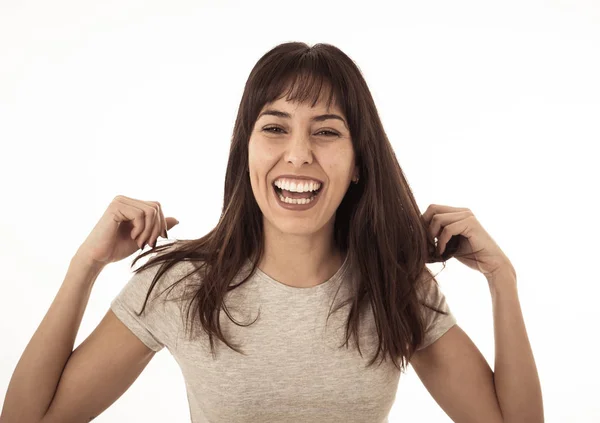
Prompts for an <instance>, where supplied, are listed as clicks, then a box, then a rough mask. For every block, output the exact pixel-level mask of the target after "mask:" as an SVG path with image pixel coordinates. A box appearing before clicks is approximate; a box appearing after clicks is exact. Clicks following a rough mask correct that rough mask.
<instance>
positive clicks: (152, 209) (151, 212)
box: [140, 200, 161, 248]
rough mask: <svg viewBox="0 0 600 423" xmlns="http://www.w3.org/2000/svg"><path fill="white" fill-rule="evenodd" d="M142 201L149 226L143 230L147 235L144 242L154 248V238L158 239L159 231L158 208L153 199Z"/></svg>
mask: <svg viewBox="0 0 600 423" xmlns="http://www.w3.org/2000/svg"><path fill="white" fill-rule="evenodd" d="M140 201H141V200H140ZM142 203H144V206H145V207H146V210H147V212H146V215H147V216H149V217H150V226H148V227H147V228H146V229H145V231H144V234H146V231H147V236H148V238H147V239H146V244H148V245H149V246H150V247H152V248H154V247H156V240H157V239H158V236H159V235H160V231H161V228H160V208H159V207H158V206H157V205H156V203H155V202H153V201H142Z"/></svg>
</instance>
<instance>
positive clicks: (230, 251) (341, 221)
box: [132, 42, 451, 370]
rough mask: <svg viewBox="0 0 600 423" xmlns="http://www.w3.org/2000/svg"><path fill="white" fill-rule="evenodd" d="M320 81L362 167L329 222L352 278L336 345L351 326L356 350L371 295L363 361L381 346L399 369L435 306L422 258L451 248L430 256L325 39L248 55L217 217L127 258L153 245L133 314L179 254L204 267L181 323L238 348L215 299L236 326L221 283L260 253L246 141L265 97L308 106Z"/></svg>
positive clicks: (374, 119)
mask: <svg viewBox="0 0 600 423" xmlns="http://www.w3.org/2000/svg"><path fill="white" fill-rule="evenodd" d="M324 87H326V88H327V90H328V92H329V98H328V105H330V104H331V102H332V101H335V104H336V105H337V106H339V107H340V109H341V111H342V112H343V113H344V115H345V116H346V119H347V122H348V125H349V129H350V134H351V138H352V143H353V147H354V152H355V158H356V164H357V165H358V169H359V175H360V179H359V182H358V184H350V187H349V188H348V191H347V192H346V195H345V197H344V198H343V200H342V202H341V203H340V205H339V207H338V209H337V212H336V218H335V224H334V238H335V243H336V245H337V246H338V247H339V248H340V251H343V252H345V253H346V254H347V266H348V269H349V270H350V273H349V274H351V275H353V276H352V279H353V280H354V281H355V284H356V286H355V290H354V292H355V295H354V296H353V297H351V298H350V299H348V300H347V301H346V302H344V303H342V304H341V305H340V307H338V308H336V309H335V310H337V309H339V308H341V307H342V306H343V305H346V304H349V303H351V308H350V311H349V315H348V320H347V323H346V339H345V342H344V344H343V345H346V346H347V344H348V340H349V338H350V336H351V334H354V336H355V340H356V345H357V347H358V350H359V352H360V345H359V344H358V325H359V316H360V315H361V313H362V309H363V307H365V306H366V305H368V304H370V305H371V307H372V310H373V317H374V321H375V325H376V327H377V334H378V337H379V346H378V348H377V353H376V354H375V355H374V357H373V358H372V359H371V361H370V362H369V364H368V366H371V365H372V364H373V363H374V362H375V361H376V359H377V357H379V356H380V354H381V357H382V359H385V358H386V356H387V355H389V356H390V357H391V359H392V362H393V363H394V365H395V366H396V367H397V368H398V369H400V370H405V369H406V366H407V363H408V361H409V360H410V357H411V356H412V354H413V352H414V351H415V349H416V347H417V346H418V345H420V344H421V343H422V342H423V339H424V332H425V329H424V319H423V310H422V307H423V306H426V307H428V308H430V309H432V310H435V311H436V312H442V311H441V310H437V309H435V308H434V307H431V306H429V305H427V304H424V302H422V301H421V299H420V298H419V297H418V295H417V289H418V288H419V286H420V285H421V284H425V283H428V281H432V283H436V284H437V281H436V280H435V277H434V276H433V274H432V273H431V272H430V271H429V270H428V269H427V267H426V266H425V264H426V263H431V262H435V261H441V262H444V260H445V259H447V258H448V257H449V256H450V255H451V252H450V253H445V255H444V257H439V256H438V255H436V248H435V244H434V241H433V239H431V238H430V236H429V235H428V234H427V228H426V225H425V223H424V222H423V221H422V218H421V213H420V211H419V208H418V206H417V203H416V201H415V199H414V197H413V194H412V193H411V189H410V187H409V185H408V182H407V181H406V178H405V176H404V174H403V172H402V169H401V168H400V165H399V164H398V161H397V159H396V156H395V154H394V151H393V149H392V146H391V144H390V142H389V140H388V138H387V136H386V133H385V131H384V129H383V125H382V123H381V120H380V118H379V115H378V113H377V109H376V107H375V103H374V101H373V98H372V96H371V93H370V91H369V89H368V87H367V83H366V82H365V80H364V78H363V76H362V74H361V72H360V70H359V68H358V67H357V65H356V64H355V63H354V62H353V61H352V60H351V59H350V58H349V57H348V56H347V55H346V54H345V53H343V52H342V51H341V50H340V49H338V48H336V47H334V46H332V45H330V44H316V45H314V46H313V47H310V46H308V45H307V44H305V43H300V42H290V43H284V44H280V45H278V46H276V47H275V48H273V49H272V50H270V51H269V52H267V53H266V54H265V55H264V56H263V57H261V58H260V60H259V61H258V62H257V63H256V65H255V66H254V68H253V69H252V71H251V73H250V76H249V77H248V80H247V82H246V86H245V88H244V93H243V95H242V99H241V102H240V105H239V109H238V113H237V118H236V121H235V126H234V130H233V137H232V140H231V147H230V151H229V161H228V163H227V172H226V175H225V194H224V201H223V210H222V213H221V217H220V220H219V222H218V224H217V225H216V227H215V228H214V229H213V230H211V231H210V232H209V233H208V234H206V235H205V236H203V237H202V238H200V239H197V240H178V241H175V242H174V243H172V244H168V245H161V246H157V247H156V248H155V249H152V250H149V251H147V252H145V253H143V254H141V255H139V256H138V257H137V258H135V260H134V261H133V263H132V267H133V265H134V264H135V263H136V261H137V260H139V259H140V258H142V257H144V256H145V255H148V254H151V253H159V254H157V255H156V256H155V257H152V258H151V259H150V260H149V261H148V262H147V263H145V264H144V265H143V266H142V267H140V268H139V269H137V270H136V271H135V272H140V271H142V270H144V269H146V268H147V267H149V266H153V265H155V264H158V263H163V265H162V266H161V268H160V269H159V271H158V273H157V274H156V275H155V277H154V278H153V281H152V284H151V286H150V288H149V290H148V294H147V296H146V301H145V302H144V306H143V308H142V311H141V312H140V313H139V314H138V315H141V313H142V312H143V311H144V309H145V307H146V303H147V301H148V298H149V296H150V293H151V291H152V290H153V288H154V286H155V284H156V283H157V281H158V279H159V278H160V277H161V275H162V274H164V273H165V272H166V271H167V270H168V269H169V268H170V267H172V266H173V265H174V264H175V263H177V262H179V261H192V262H198V263H200V266H199V267H197V268H196V271H200V270H201V269H203V270H204V271H203V272H202V277H201V279H202V283H200V284H198V285H197V288H195V289H194V292H193V295H192V297H191V300H190V301H189V303H188V311H187V320H186V322H187V323H189V322H191V325H192V329H193V325H194V320H195V317H196V316H198V317H199V320H200V324H201V327H202V328H203V329H204V331H205V332H206V333H208V334H209V340H210V345H211V351H212V352H213V356H214V343H213V336H216V337H217V338H218V339H220V340H221V341H222V342H224V343H225V344H226V345H227V346H228V347H229V348H231V349H233V350H234V351H236V352H238V353H240V354H243V355H244V353H243V351H241V350H240V346H239V345H235V346H234V345H232V344H231V343H230V342H229V341H228V340H227V339H226V338H225V336H224V335H223V333H222V331H221V327H220V324H219V312H220V310H221V308H223V309H224V310H225V312H226V313H227V316H228V317H229V319H230V320H231V321H232V322H234V323H235V324H236V325H238V326H244V325H242V324H240V323H238V322H236V321H235V320H234V319H233V318H232V317H231V315H230V313H229V312H228V310H227V307H226V306H225V307H224V301H223V300H224V298H225V296H226V294H227V293H228V292H229V291H231V290H233V289H235V288H237V287H238V286H240V285H242V284H243V283H245V282H246V281H247V280H248V278H249V277H250V276H251V275H252V274H253V273H254V271H255V269H256V266H257V263H259V261H260V259H261V257H262V254H263V247H264V245H263V243H264V240H263V226H262V225H263V222H262V212H261V210H260V209H259V207H258V204H257V202H256V200H255V198H254V194H253V192H252V188H251V185H250V178H249V174H248V172H247V170H248V141H249V139H250V135H251V132H252V130H253V128H254V124H255V122H256V120H257V117H258V114H259V113H260V111H261V110H262V108H263V106H264V105H265V104H267V103H270V102H273V101H275V100H277V99H279V98H283V96H287V98H286V99H287V100H288V101H297V102H307V101H309V100H312V104H313V106H314V105H315V104H316V103H317V101H318V100H319V99H320V98H321V94H322V91H323V89H324ZM173 247H174V248H173ZM248 260H250V262H251V263H252V265H253V266H252V269H251V271H250V273H249V274H248V275H247V276H246V277H245V278H244V279H242V281H241V282H240V283H238V284H237V285H233V284H231V285H230V283H231V282H232V281H233V279H234V278H235V277H236V275H237V274H238V272H239V271H240V270H241V269H242V267H243V266H244V264H246V263H247V261H248ZM196 271H194V272H192V273H190V274H188V275H186V276H185V277H188V276H191V275H192V274H193V273H196ZM347 274H348V272H347ZM423 276H425V278H424V277H423ZM185 277H184V278H182V279H180V280H179V281H177V282H176V283H175V284H173V285H171V287H174V286H175V285H176V284H178V283H180V282H181V281H182V280H183V279H185ZM335 310H334V311H335ZM190 311H191V312H192V313H193V316H192V317H190ZM444 314H445V313H444ZM252 323H254V322H252ZM252 323H250V324H252ZM246 326H248V325H246ZM343 345H342V346H343ZM361 356H362V353H361ZM397 360H399V361H400V364H398V362H397Z"/></svg>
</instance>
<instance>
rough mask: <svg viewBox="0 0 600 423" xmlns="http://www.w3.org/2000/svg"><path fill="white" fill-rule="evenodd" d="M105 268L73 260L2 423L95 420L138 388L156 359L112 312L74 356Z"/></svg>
mask: <svg viewBox="0 0 600 423" xmlns="http://www.w3.org/2000/svg"><path fill="white" fill-rule="evenodd" d="M101 270H102V269H101V268H99V267H93V266H88V265H86V264H85V263H84V262H81V261H78V260H77V259H76V258H74V259H72V260H71V263H70V266H69V269H68V271H67V275H66V277H65V280H64V282H63V284H62V286H61V287H60V289H59V291H58V294H57V295H56V297H55V299H54V301H53V302H52V304H51V306H50V308H49V310H48V312H47V313H46V316H45V317H44V319H43V320H42V322H41V323H40V326H39V327H38V329H37V330H36V332H35V333H34V335H33V337H32V338H31V341H29V344H28V345H27V347H26V349H25V351H24V352H23V355H22V356H21V359H20V360H19V362H18V364H17V367H16V369H15V371H14V373H13V376H12V378H11V381H10V383H9V386H8V389H7V393H6V398H5V400H4V407H3V409H2V415H1V416H0V423H13V422H22V423H38V422H48V423H49V422H59V421H60V422H65V423H67V422H83V421H90V420H91V419H92V418H94V417H95V416H97V415H98V414H99V413H101V412H102V411H103V410H104V409H106V408H107V407H108V406H109V405H110V404H112V403H113V402H114V401H115V400H116V399H117V398H118V397H119V396H120V395H122V393H123V392H124V391H125V390H126V389H127V388H128V387H129V386H130V385H131V383H133V381H134V380H135V379H136V378H137V376H138V375H139V374H140V373H141V371H142V370H143V369H144V367H145V366H146V364H147V363H148V362H149V361H150V359H151V358H152V357H153V355H154V351H152V350H151V349H149V348H148V347H146V346H145V345H144V344H143V343H142V342H141V341H140V340H139V339H138V338H137V337H136V336H135V335H133V334H132V333H131V332H130V331H129V329H127V327H126V326H125V325H123V324H122V323H121V322H120V321H119V320H118V319H117V318H116V316H114V314H113V313H112V311H110V310H109V312H108V313H107V315H106V316H105V317H104V319H103V320H102V321H101V322H100V324H99V325H98V327H97V328H96V329H95V330H94V332H93V333H92V334H90V336H89V337H88V338H87V339H86V340H85V341H84V342H82V343H81V345H79V346H78V347H77V349H75V351H72V349H73V345H74V342H75V337H76V335H77V331H78V329H79V326H80V324H81V319H82V317H83V313H84V311H85V308H86V305H87V302H88V300H89V296H90V292H91V290H92V287H93V284H94V281H95V280H96V278H97V277H98V275H99V274H100V272H101Z"/></svg>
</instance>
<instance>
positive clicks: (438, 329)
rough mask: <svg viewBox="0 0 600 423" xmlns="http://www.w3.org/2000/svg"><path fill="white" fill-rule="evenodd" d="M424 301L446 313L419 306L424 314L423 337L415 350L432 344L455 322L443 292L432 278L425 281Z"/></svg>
mask: <svg viewBox="0 0 600 423" xmlns="http://www.w3.org/2000/svg"><path fill="white" fill-rule="evenodd" d="M425 303H426V304H428V305H430V306H432V307H434V308H437V309H438V310H442V311H444V312H446V313H447V314H442V313H438V312H436V311H435V310H431V309H430V308H428V307H425V306H421V309H422V310H423V313H424V314H425V337H424V340H423V342H422V343H421V345H419V347H417V351H418V350H421V349H423V348H425V347H428V346H429V345H431V344H433V343H434V342H435V341H437V340H438V339H439V338H441V336H442V335H443V334H445V333H446V332H448V330H449V329H450V328H451V327H452V326H454V325H455V324H456V323H457V322H456V317H455V316H454V314H452V311H451V310H450V306H449V305H448V302H447V301H446V297H445V295H444V293H443V292H442V291H441V289H440V287H439V286H438V284H437V283H436V282H435V281H433V280H432V281H430V282H427V294H426V299H425Z"/></svg>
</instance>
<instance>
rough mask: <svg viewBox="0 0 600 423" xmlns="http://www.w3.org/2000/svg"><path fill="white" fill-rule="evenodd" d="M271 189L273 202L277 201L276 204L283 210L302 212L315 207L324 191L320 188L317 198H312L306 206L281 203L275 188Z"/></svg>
mask: <svg viewBox="0 0 600 423" xmlns="http://www.w3.org/2000/svg"><path fill="white" fill-rule="evenodd" d="M271 188H272V191H273V194H274V195H275V201H277V203H278V204H279V205H280V206H281V207H283V208H284V209H287V210H294V211H304V210H308V209H311V208H313V207H314V206H315V204H317V201H319V198H320V197H321V194H322V193H323V190H324V189H325V187H322V188H321V189H320V190H319V193H318V194H317V196H316V197H315V198H313V200H312V201H311V202H310V203H308V204H290V203H286V202H284V201H281V199H280V198H279V193H278V192H277V191H276V190H275V188H274V187H273V186H271Z"/></svg>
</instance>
